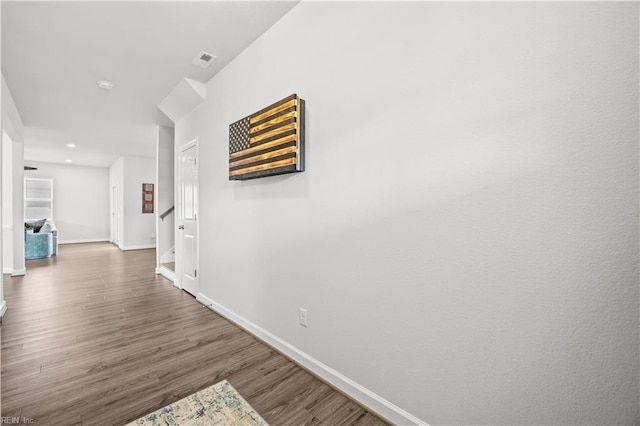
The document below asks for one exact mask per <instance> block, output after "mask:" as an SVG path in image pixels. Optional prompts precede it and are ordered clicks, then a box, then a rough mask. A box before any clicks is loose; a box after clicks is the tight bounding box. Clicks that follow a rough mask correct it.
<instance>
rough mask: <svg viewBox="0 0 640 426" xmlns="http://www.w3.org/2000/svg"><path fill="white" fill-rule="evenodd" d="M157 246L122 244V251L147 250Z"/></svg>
mask: <svg viewBox="0 0 640 426" xmlns="http://www.w3.org/2000/svg"><path fill="white" fill-rule="evenodd" d="M154 248H156V245H155V244H145V245H142V246H121V247H120V250H122V251H127V250H145V249H154Z"/></svg>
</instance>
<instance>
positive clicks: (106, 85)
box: [98, 80, 113, 90]
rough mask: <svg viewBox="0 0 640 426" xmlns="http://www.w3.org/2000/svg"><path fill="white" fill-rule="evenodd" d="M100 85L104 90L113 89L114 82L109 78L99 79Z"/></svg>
mask: <svg viewBox="0 0 640 426" xmlns="http://www.w3.org/2000/svg"><path fill="white" fill-rule="evenodd" d="M98 87H99V88H101V89H104V90H111V89H113V83H112V82H110V81H107V80H98Z"/></svg>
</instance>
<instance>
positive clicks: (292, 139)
mask: <svg viewBox="0 0 640 426" xmlns="http://www.w3.org/2000/svg"><path fill="white" fill-rule="evenodd" d="M303 171H304V99H300V97H298V95H296V94H293V95H291V96H288V97H286V98H284V99H282V100H280V101H278V102H276V103H274V104H272V105H269V106H268V107H266V108H263V109H261V110H260V111H258V112H256V113H255V114H251V115H250V116H248V117H245V118H243V119H241V120H238V121H236V122H235V123H233V124H231V125H229V180H247V179H255V178H259V177H265V176H273V175H281V174H285V173H295V172H303Z"/></svg>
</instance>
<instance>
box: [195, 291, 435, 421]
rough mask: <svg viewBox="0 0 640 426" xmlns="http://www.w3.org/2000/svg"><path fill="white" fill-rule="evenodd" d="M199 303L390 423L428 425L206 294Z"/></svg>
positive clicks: (199, 295)
mask: <svg viewBox="0 0 640 426" xmlns="http://www.w3.org/2000/svg"><path fill="white" fill-rule="evenodd" d="M196 300H197V301H198V302H200V303H202V304H203V305H205V306H206V307H208V308H209V309H211V310H212V311H214V312H216V313H218V314H220V315H222V316H223V317H225V318H227V319H228V320H229V321H231V322H233V323H234V324H236V325H238V326H240V327H241V328H243V329H244V330H246V331H247V332H249V333H251V334H253V335H254V336H255V337H257V338H258V339H260V340H262V341H263V342H264V343H266V344H267V345H269V346H272V347H273V348H275V349H276V350H278V351H280V352H282V353H283V354H284V355H286V356H287V357H289V358H291V359H292V360H293V361H294V362H296V363H297V364H299V365H300V366H302V367H303V368H306V369H307V370H309V371H311V372H312V373H313V374H315V375H317V376H318V377H320V378H321V379H323V380H325V381H326V382H328V383H329V384H331V385H332V386H334V387H335V388H337V389H338V390H340V391H341V392H344V393H345V394H346V395H348V396H349V397H351V398H353V399H354V400H356V401H358V402H359V403H360V404H362V405H364V406H365V407H367V408H368V409H370V410H371V411H373V412H375V413H376V414H377V415H379V416H380V417H382V418H384V419H386V420H388V421H390V422H391V423H394V424H398V425H420V426H428V425H427V423H426V422H424V421H422V420H420V419H419V418H417V417H415V416H414V415H412V414H410V413H408V412H406V411H405V410H403V409H402V408H400V407H398V406H396V405H395V404H393V403H391V402H389V401H387V400H386V399H384V398H383V397H381V396H380V395H378V394H376V393H373V392H372V391H370V390H369V389H367V388H365V387H364V386H362V385H360V384H358V383H356V382H354V381H353V380H351V379H350V378H348V377H346V376H344V375H342V374H340V373H339V372H337V371H336V370H334V369H332V368H331V367H329V366H327V365H325V364H323V363H321V362H320V361H318V360H317V359H315V358H313V357H311V356H310V355H308V354H306V353H304V352H302V351H301V350H299V349H298V348H296V347H295V346H292V345H291V344H289V343H287V342H285V341H284V340H282V339H280V338H279V337H276V336H274V335H273V334H271V333H269V332H268V331H266V330H265V329H263V328H261V327H259V326H257V325H256V324H253V323H252V322H251V321H249V320H247V319H245V318H243V317H241V316H240V315H237V314H235V313H233V312H232V311H230V310H229V309H227V308H225V307H224V306H222V305H220V304H218V303H216V302H214V301H213V300H211V299H209V298H208V297H206V296H205V295H203V294H202V293H198V297H197V298H196Z"/></svg>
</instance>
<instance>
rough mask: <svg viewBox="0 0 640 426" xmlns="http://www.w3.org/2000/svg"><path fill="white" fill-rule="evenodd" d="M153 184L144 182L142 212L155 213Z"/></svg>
mask: <svg viewBox="0 0 640 426" xmlns="http://www.w3.org/2000/svg"><path fill="white" fill-rule="evenodd" d="M153 197H154V194H153V184H152V183H143V184H142V213H153V204H154V203H153V201H154V200H153Z"/></svg>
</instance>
